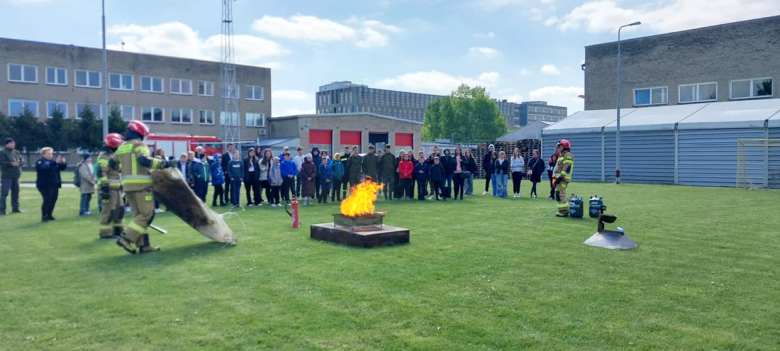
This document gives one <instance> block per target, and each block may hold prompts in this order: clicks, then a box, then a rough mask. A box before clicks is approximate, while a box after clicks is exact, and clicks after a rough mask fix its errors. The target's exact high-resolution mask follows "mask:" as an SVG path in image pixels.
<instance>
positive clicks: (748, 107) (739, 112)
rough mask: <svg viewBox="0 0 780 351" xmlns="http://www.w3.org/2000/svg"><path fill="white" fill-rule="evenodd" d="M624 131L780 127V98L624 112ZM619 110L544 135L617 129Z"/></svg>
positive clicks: (583, 115) (576, 118)
mask: <svg viewBox="0 0 780 351" xmlns="http://www.w3.org/2000/svg"><path fill="white" fill-rule="evenodd" d="M620 115H621V118H620V130H621V131H648V130H673V129H674V128H675V126H676V127H677V128H678V129H727V128H763V127H764V123H765V122H766V121H768V123H769V126H770V127H778V126H780V99H756V100H743V101H724V102H711V103H701V104H682V105H670V106H655V107H643V108H627V109H620ZM616 119H617V118H616V111H615V110H614V109H610V110H590V111H581V112H577V113H575V114H573V115H571V116H569V117H568V118H566V119H564V120H562V121H560V122H558V123H556V124H554V125H552V126H550V127H548V128H546V129H544V130H543V131H542V135H558V134H571V133H595V132H600V131H601V130H602V129H601V128H602V127H604V130H605V131H609V132H614V131H615V130H616V129H617V122H616Z"/></svg>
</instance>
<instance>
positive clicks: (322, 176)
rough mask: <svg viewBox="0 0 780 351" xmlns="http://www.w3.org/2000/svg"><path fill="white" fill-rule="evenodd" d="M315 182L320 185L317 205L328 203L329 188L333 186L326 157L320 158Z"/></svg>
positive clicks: (331, 174)
mask: <svg viewBox="0 0 780 351" xmlns="http://www.w3.org/2000/svg"><path fill="white" fill-rule="evenodd" d="M317 180H319V183H320V197H319V198H317V203H323V202H324V203H328V195H329V194H330V187H331V185H333V173H332V172H331V169H330V165H328V158H327V157H323V158H322V163H320V167H319V168H318V169H317Z"/></svg>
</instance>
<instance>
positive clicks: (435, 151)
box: [426, 146, 441, 200]
mask: <svg viewBox="0 0 780 351" xmlns="http://www.w3.org/2000/svg"><path fill="white" fill-rule="evenodd" d="M436 157H439V147H437V146H434V147H433V151H432V152H431V154H430V155H429V156H428V160H427V161H426V162H427V163H428V169H429V170H430V169H431V167H433V160H434V158H436ZM440 161H441V160H440ZM428 183H429V184H430V188H431V191H430V192H429V193H428V195H429V196H428V200H430V199H433V194H434V193H435V191H434V189H433V181H432V180H431V179H430V178H429V180H428Z"/></svg>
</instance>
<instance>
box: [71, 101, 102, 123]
mask: <svg viewBox="0 0 780 351" xmlns="http://www.w3.org/2000/svg"><path fill="white" fill-rule="evenodd" d="M87 109H89V110H90V111H92V113H94V114H95V118H97V119H102V118H103V105H101V104H90V103H87V102H77V103H76V118H79V119H80V118H81V115H83V114H84V111H85V110H87Z"/></svg>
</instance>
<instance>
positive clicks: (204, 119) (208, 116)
mask: <svg viewBox="0 0 780 351" xmlns="http://www.w3.org/2000/svg"><path fill="white" fill-rule="evenodd" d="M198 123H200V124H214V111H212V110H200V111H198Z"/></svg>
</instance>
